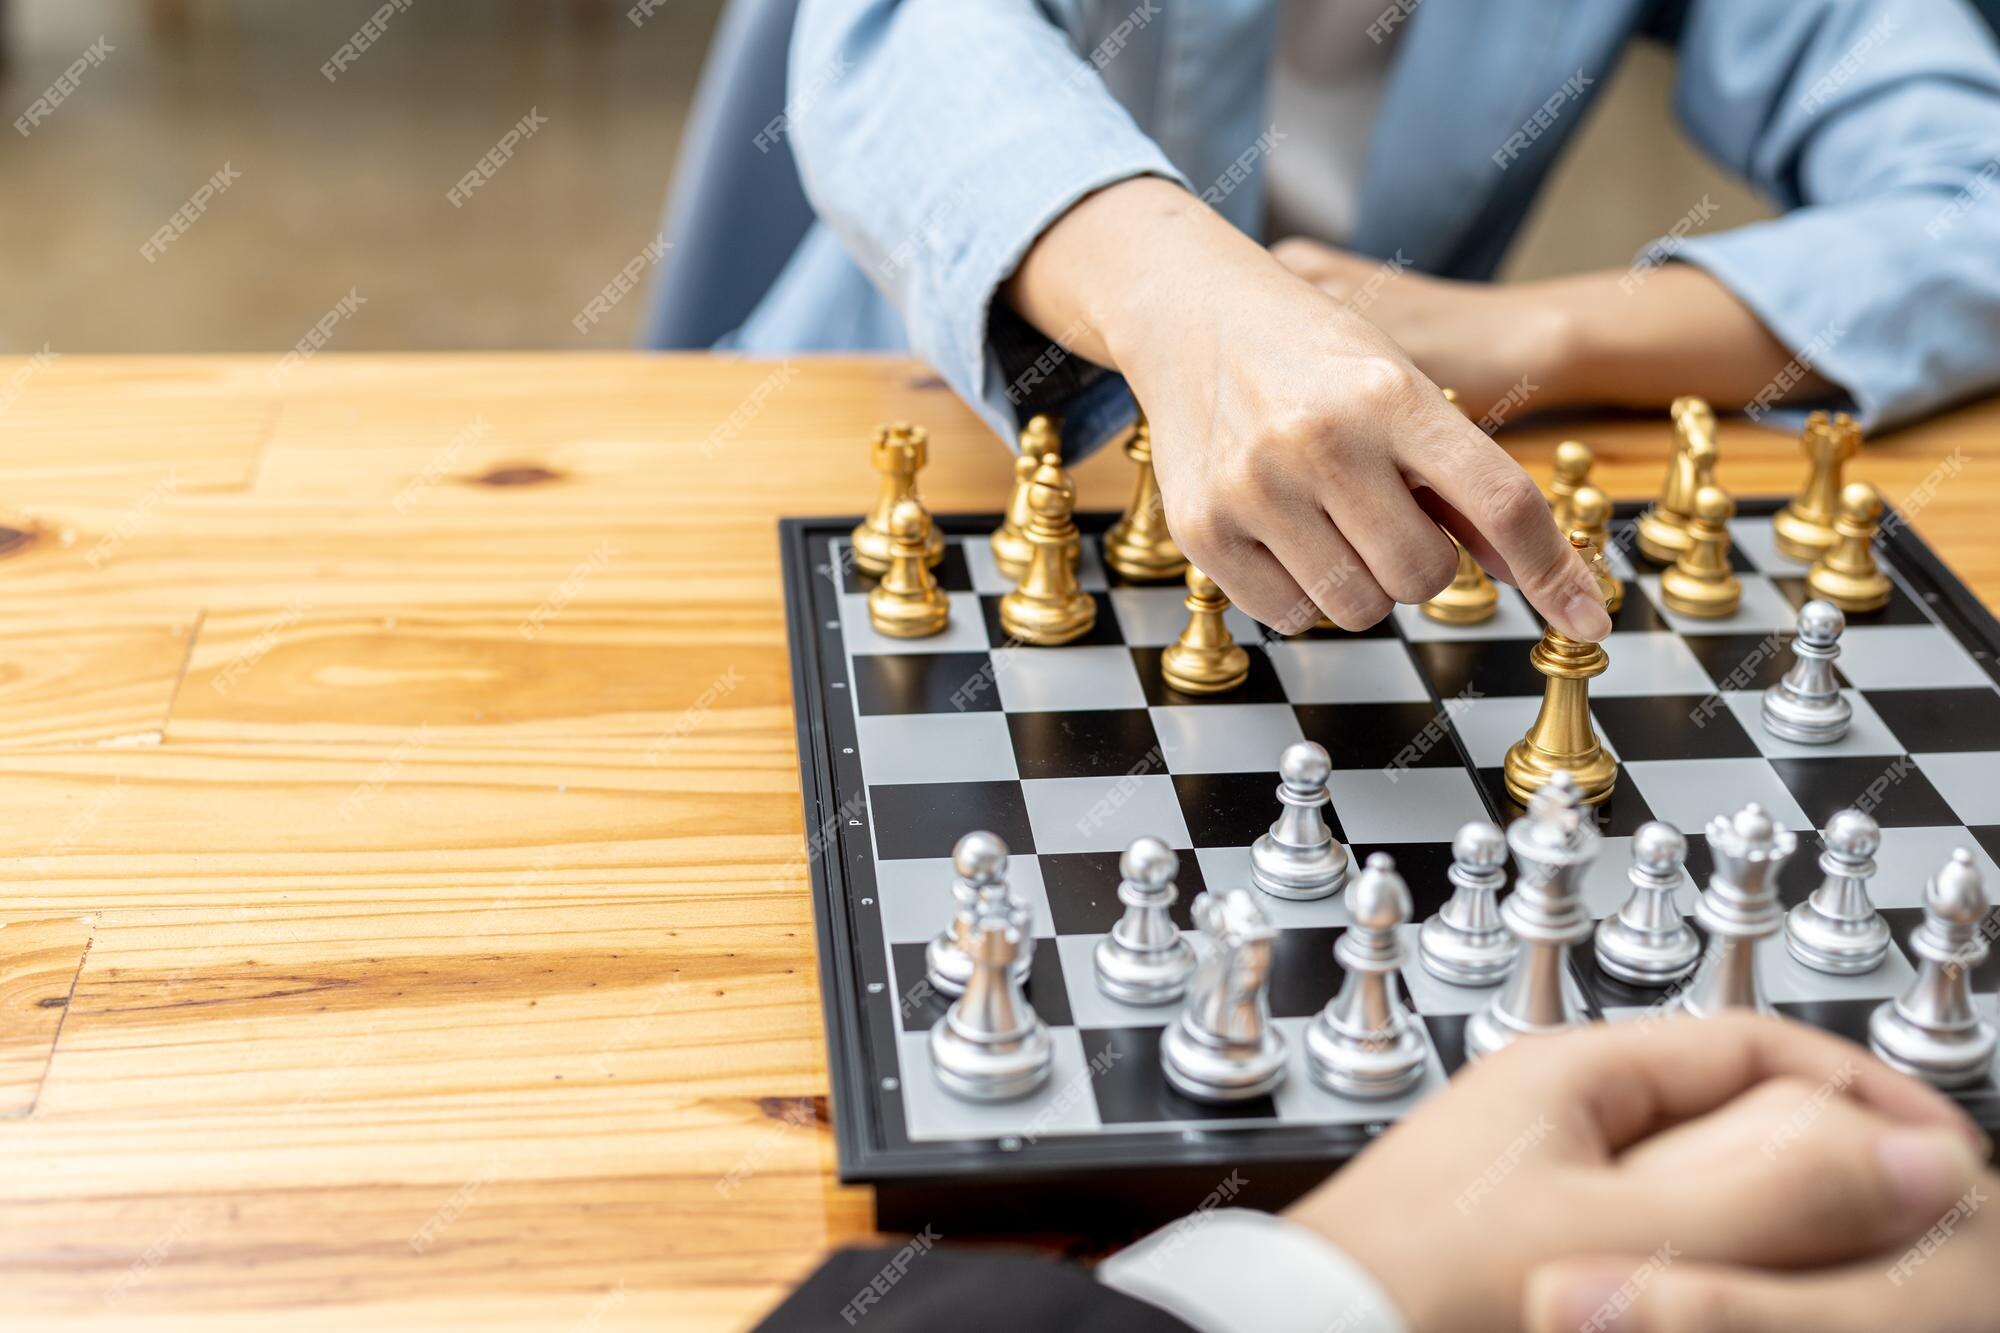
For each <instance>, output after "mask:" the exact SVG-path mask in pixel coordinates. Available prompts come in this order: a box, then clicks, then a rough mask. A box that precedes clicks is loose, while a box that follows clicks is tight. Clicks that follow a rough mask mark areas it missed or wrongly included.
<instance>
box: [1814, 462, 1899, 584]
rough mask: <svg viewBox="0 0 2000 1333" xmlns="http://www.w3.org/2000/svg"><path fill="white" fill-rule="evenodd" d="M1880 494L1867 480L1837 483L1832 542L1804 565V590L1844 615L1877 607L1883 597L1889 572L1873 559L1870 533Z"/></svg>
mask: <svg viewBox="0 0 2000 1333" xmlns="http://www.w3.org/2000/svg"><path fill="white" fill-rule="evenodd" d="M1881 522H1882V497H1881V496H1880V495H1878V494H1877V493H1876V491H1875V488H1874V487H1873V486H1870V485H1869V484H1868V483H1867V482H1864V481H1856V482H1851V483H1849V484H1848V485H1846V486H1844V487H1842V488H1841V492H1840V512H1839V514H1837V515H1836V516H1835V517H1834V520H1833V532H1834V542H1833V545H1832V546H1830V547H1828V548H1827V549H1826V552H1825V554H1823V555H1821V556H1820V558H1819V559H1818V560H1815V561H1814V562H1813V567H1812V568H1811V569H1810V570H1808V571H1806V591H1807V592H1810V593H1811V594H1812V595H1813V596H1815V597H1819V598H1823V599H1825V600H1826V601H1829V602H1832V603H1833V604H1834V605H1835V606H1837V607H1839V608H1840V609H1841V610H1843V611H1845V612H1847V613H1848V614H1849V615H1855V614H1858V613H1860V612H1863V611H1879V610H1881V609H1882V608H1883V607H1884V606H1886V605H1888V603H1889V576H1888V575H1887V574H1884V573H1883V572H1882V570H1881V568H1880V567H1879V566H1877V565H1876V563H1875V535H1876V533H1877V531H1879V529H1880V527H1881Z"/></svg>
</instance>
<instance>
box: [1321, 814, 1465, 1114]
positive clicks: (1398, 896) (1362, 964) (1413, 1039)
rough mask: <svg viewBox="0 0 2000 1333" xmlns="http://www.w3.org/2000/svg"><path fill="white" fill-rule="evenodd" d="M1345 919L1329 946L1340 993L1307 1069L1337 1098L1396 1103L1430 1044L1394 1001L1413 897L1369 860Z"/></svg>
mask: <svg viewBox="0 0 2000 1333" xmlns="http://www.w3.org/2000/svg"><path fill="white" fill-rule="evenodd" d="M1471 827H1477V826H1476V825H1473V826H1471ZM1347 911H1348V914H1349V915H1350V916H1352V917H1353V918H1354V924H1353V925H1352V926H1350V927H1349V928H1348V929H1347V930H1346V931H1344V932H1342V934H1341V936H1340V939H1339V940H1338V942H1336V943H1335V944H1334V946H1333V956H1334V958H1335V959H1336V960H1338V962H1339V963H1340V966H1341V970H1342V972H1343V976H1342V978H1341V983H1340V993H1339V994H1337V995H1335V996H1334V997H1333V999H1331V1000H1329V1001H1328V1002H1327V1005H1326V1008H1324V1009H1322V1010H1320V1012H1319V1015H1318V1016H1317V1017H1316V1018H1314V1019H1313V1021H1312V1026H1311V1027H1310V1028H1308V1029H1307V1030H1306V1065H1307V1067H1308V1068H1309V1069H1311V1071H1312V1076H1313V1080H1314V1081H1315V1082H1317V1083H1321V1084H1324V1085H1325V1086H1326V1087H1328V1088H1330V1089H1332V1090H1333V1091H1334V1092H1337V1093H1339V1094H1341V1095H1342V1096H1345V1097H1393V1096H1395V1095H1396V1094H1397V1093H1399V1092H1403V1091H1406V1090H1407V1089H1409V1088H1410V1087H1411V1086H1413V1085H1414V1084H1415V1083H1416V1081H1417V1080H1418V1079H1420V1078H1422V1077H1423V1073H1424V1062H1425V1060H1426V1059H1427V1058H1428V1057H1429V1055H1430V1043H1429V1042H1428V1041H1426V1040H1425V1038H1424V1033H1423V1029H1422V1025H1421V1024H1420V1023H1419V1022H1418V1021H1417V1019H1416V1018H1414V1017H1413V1016H1412V1015H1411V1014H1410V1011H1409V1009H1408V1008H1407V1007H1406V1006H1405V1005H1404V1004H1403V1000H1402V997H1401V996H1400V995H1398V994H1397V993H1396V986H1395V977H1396V973H1397V972H1398V971H1399V970H1401V968H1402V966H1403V963H1404V961H1405V960H1406V959H1407V958H1408V951H1407V950H1406V949H1405V948H1404V947H1403V942H1402V939H1401V938H1400V937H1399V936H1398V934H1397V927H1399V926H1401V925H1403V924H1404V923H1405V922H1407V921H1408V920H1409V919H1410V911H1411V908H1410V889H1409V886H1408V885H1406V884H1405V883H1403V877H1402V876H1401V875H1399V874H1397V873H1396V863H1395V861H1393V860H1392V859H1390V857H1389V854H1388V853H1387V852H1376V853H1375V854H1374V855H1372V856H1370V857H1369V858H1368V864H1367V865H1365V866H1363V867H1362V868H1361V874H1360V876H1359V877H1358V878H1357V879H1356V880H1355V881H1354V882H1353V883H1352V884H1350V885H1348V886H1347Z"/></svg>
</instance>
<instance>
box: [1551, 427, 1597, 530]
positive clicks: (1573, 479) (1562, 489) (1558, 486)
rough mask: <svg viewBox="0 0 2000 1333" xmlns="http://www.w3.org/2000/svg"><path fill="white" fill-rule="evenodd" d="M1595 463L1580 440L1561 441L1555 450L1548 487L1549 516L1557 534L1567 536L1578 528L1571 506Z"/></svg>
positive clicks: (1588, 448) (1574, 512)
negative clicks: (1551, 517) (1552, 519)
mask: <svg viewBox="0 0 2000 1333" xmlns="http://www.w3.org/2000/svg"><path fill="white" fill-rule="evenodd" d="M1594 462H1596V459H1595V457H1593V455H1592V454H1591V452H1590V446H1589V445H1587V444H1585V443H1584V442H1583V441H1582V440H1564V441H1563V442H1562V443H1561V444H1559V445H1557V446H1556V459H1555V480H1553V481H1552V482H1550V483H1549V512H1550V513H1551V514H1552V515H1554V516H1555V520H1556V531H1558V532H1568V531H1569V530H1570V529H1571V528H1574V527H1577V526H1579V525H1578V523H1577V521H1576V511H1575V510H1574V509H1573V508H1572V507H1571V506H1572V505H1573V504H1574V502H1575V499H1576V492H1577V489H1578V488H1579V487H1581V486H1586V485H1588V484H1589V482H1590V468H1591V464H1593V463H1594Z"/></svg>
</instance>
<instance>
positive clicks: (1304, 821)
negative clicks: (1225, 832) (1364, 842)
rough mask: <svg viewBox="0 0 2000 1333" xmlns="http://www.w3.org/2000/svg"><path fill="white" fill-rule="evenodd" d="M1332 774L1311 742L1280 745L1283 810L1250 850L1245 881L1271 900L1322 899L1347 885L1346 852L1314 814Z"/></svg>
mask: <svg viewBox="0 0 2000 1333" xmlns="http://www.w3.org/2000/svg"><path fill="white" fill-rule="evenodd" d="M1332 772H1333V760H1331V759H1329V758H1328V757H1327V753H1326V751H1325V750H1323V749H1321V748H1320V747H1319V746H1317V745H1315V744H1313V743H1312V742H1311V741H1300V742H1299V743H1298V744H1296V745H1288V746H1286V747H1285V752H1284V754H1283V755H1281V756H1279V758H1278V776H1279V778H1280V779H1281V781H1280V782H1279V784H1278V800H1279V801H1280V802H1281V803H1283V805H1284V807H1285V808H1284V810H1283V811H1282V812H1280V813H1279V815H1278V820H1277V822H1276V823H1274V824H1272V825H1271V831H1270V832H1269V833H1266V834H1265V835H1264V836H1263V837H1261V838H1259V839H1257V841H1256V842H1255V843H1253V844H1252V845H1251V847H1250V882H1251V883H1253V884H1255V885H1256V886H1257V887H1258V888H1260V889H1262V890H1263V891H1264V892H1266V893H1268V894H1270V895H1272V896H1273V897H1276V898H1291V899H1295V900H1301V901H1302V900H1307V899H1313V898H1325V897H1328V896H1330V895H1332V894H1333V893H1334V892H1335V891H1336V890H1338V889H1339V888H1340V886H1341V885H1343V884H1345V883H1346V882H1347V849H1346V848H1345V847H1342V846H1341V845H1340V840H1339V839H1338V838H1336V837H1334V836H1333V830H1332V829H1330V828H1328V827H1327V824H1326V816H1325V815H1323V814H1321V813H1320V811H1321V809H1322V808H1323V807H1324V806H1325V805H1326V804H1327V801H1328V797H1327V794H1326V780H1327V777H1328V775H1329V774H1331V773H1332Z"/></svg>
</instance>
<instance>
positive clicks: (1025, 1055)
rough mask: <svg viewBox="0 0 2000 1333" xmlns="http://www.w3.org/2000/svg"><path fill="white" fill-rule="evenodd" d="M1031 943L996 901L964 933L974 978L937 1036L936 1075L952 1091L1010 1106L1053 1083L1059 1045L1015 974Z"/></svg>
mask: <svg viewBox="0 0 2000 1333" xmlns="http://www.w3.org/2000/svg"><path fill="white" fill-rule="evenodd" d="M1026 938H1027V937H1026V936H1024V935H1023V934H1022V932H1021V931H1020V929H1019V928H1018V927H1017V926H1016V925H1015V924H1014V923H1013V922H1012V921H1011V920H1009V919H1008V914H1007V912H1006V910H1005V909H1004V908H1003V907H1001V906H999V905H998V904H995V903H992V902H990V901H988V902H985V903H983V904H982V906H981V908H980V910H979V911H978V912H977V913H976V914H975V915H974V917H973V919H972V922H971V924H970V926H969V927H968V929H966V930H965V932H964V933H963V936H962V938H961V939H960V941H959V945H960V947H961V948H963V949H964V950H965V952H966V955H967V956H968V957H970V958H971V959H972V976H971V977H970V978H969V979H968V980H967V981H966V983H965V993H964V994H963V995H961V996H959V997H958V998H957V999H956V1000H954V1001H952V1004H951V1008H950V1009H948V1010H946V1011H945V1016H944V1018H943V1019H941V1020H940V1021H939V1022H938V1023H936V1024H935V1025H934V1026H933V1027H932V1028H931V1035H930V1048H931V1070H932V1072H933V1073H935V1074H936V1075H937V1080H938V1082H939V1083H942V1084H943V1085H944V1088H945V1091H947V1092H950V1093H952V1094H954V1095H956V1096H959V1097H964V1098H967V1099H969V1100H971V1101H980V1102H998V1101H1010V1100H1012V1099H1014V1098H1016V1097H1025V1096H1027V1095H1028V1094H1029V1093H1031V1092H1033V1091H1034V1090H1035V1089H1036V1088H1039V1087H1040V1086H1041V1085H1042V1084H1043V1083H1045V1082H1047V1081H1048V1077H1049V1070H1050V1069H1051V1068H1052V1067H1053V1066H1054V1063H1055V1042H1054V1041H1053V1040H1052V1039H1051V1038H1050V1036H1049V1025H1048V1024H1046V1023H1044V1022H1043V1021H1042V1020H1041V1018H1040V1017H1039V1016H1037V1015H1036V1013H1035V1011H1034V1008H1033V1007H1032V1006H1031V1005H1029V1003H1028V997H1027V996H1026V995H1025V994H1023V993H1022V991H1021V982H1020V980H1019V979H1018V978H1017V977H1016V976H1015V975H1014V964H1015V963H1016V962H1017V961H1018V960H1019V958H1020V956H1021V948H1022V945H1023V944H1024V943H1025V942H1026Z"/></svg>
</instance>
